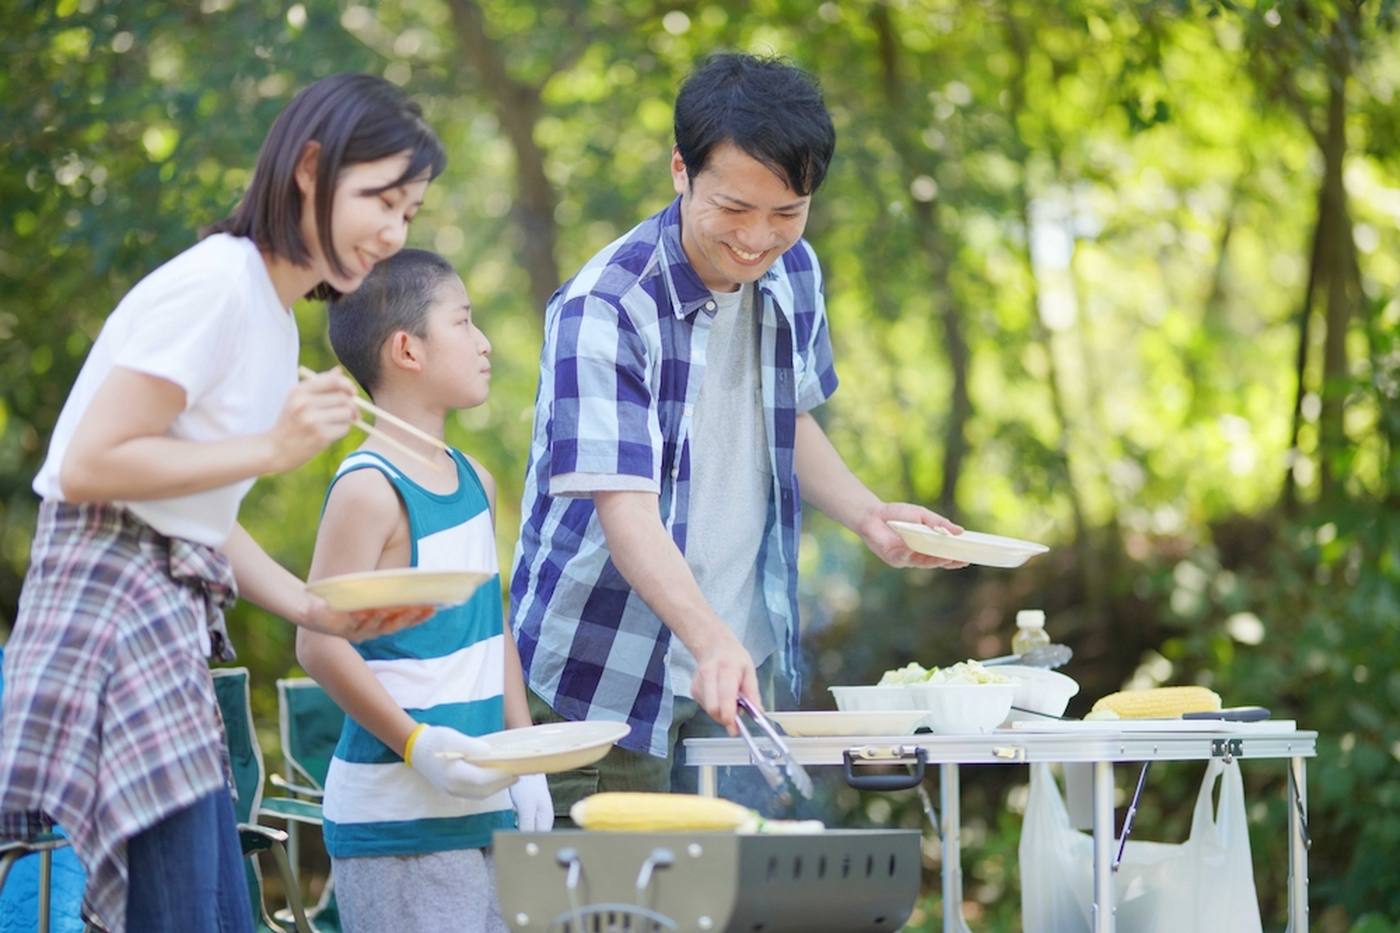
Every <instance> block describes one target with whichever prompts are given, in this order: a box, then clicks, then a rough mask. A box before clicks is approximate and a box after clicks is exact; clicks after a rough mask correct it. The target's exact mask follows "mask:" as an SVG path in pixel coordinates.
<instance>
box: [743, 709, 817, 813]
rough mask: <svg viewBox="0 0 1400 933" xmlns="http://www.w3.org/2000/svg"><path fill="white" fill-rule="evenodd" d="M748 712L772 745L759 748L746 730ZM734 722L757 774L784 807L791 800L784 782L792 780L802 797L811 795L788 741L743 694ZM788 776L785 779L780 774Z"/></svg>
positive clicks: (809, 784)
mask: <svg viewBox="0 0 1400 933" xmlns="http://www.w3.org/2000/svg"><path fill="white" fill-rule="evenodd" d="M744 713H748V714H749V716H750V718H752V719H753V721H754V723H755V724H757V726H758V727H759V729H761V730H763V733H764V734H765V735H766V736H767V737H768V740H769V741H770V742H772V743H773V744H772V745H771V746H764V747H760V746H759V744H758V743H757V742H755V741H754V738H753V734H752V733H750V732H749V727H748V726H746V725H744V717H743V714H744ZM734 722H735V724H736V725H738V727H739V735H741V736H742V737H743V739H744V744H746V745H747V746H748V747H749V757H750V758H751V759H752V760H753V763H754V766H755V767H757V768H758V773H759V774H761V775H763V779H764V780H765V781H767V782H768V786H769V787H771V788H773V790H774V791H775V792H776V793H777V795H778V798H779V800H780V801H781V802H782V803H783V805H784V806H786V805H787V804H789V803H791V802H792V795H791V794H790V793H788V789H787V783H788V781H791V782H792V786H793V787H795V788H797V792H798V793H799V794H801V795H802V796H803V797H806V798H808V799H811V797H812V779H811V778H810V777H809V776H808V775H807V771H806V769H805V768H803V767H802V766H801V765H800V764H798V763H797V759H796V758H793V757H792V752H791V751H790V750H789V749H788V747H787V743H786V742H784V741H783V737H782V734H781V733H780V732H778V730H777V729H775V728H774V727H773V724H772V723H771V722H769V721H768V717H767V716H764V715H763V714H762V713H760V712H759V711H758V709H757V708H756V707H755V706H754V705H753V704H752V703H750V702H749V701H748V700H747V699H745V698H744V697H742V696H741V697H739V715H737V716H735V717H734ZM784 774H786V775H787V780H784V779H783V775H784Z"/></svg>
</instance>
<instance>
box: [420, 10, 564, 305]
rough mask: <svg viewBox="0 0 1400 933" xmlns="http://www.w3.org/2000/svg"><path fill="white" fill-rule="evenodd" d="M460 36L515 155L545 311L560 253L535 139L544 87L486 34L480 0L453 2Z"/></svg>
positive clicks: (529, 253) (535, 295)
mask: <svg viewBox="0 0 1400 933" xmlns="http://www.w3.org/2000/svg"><path fill="white" fill-rule="evenodd" d="M448 8H449V9H450V10H451V12H452V23H453V27H454V28H455V29H456V32H457V39H458V41H459V42H460V43H461V45H462V50H463V51H464V52H465V53H466V55H465V57H466V60H467V62H468V63H469V64H470V65H471V67H472V68H473V69H475V71H476V74H477V78H478V79H479V81H480V84H481V88H482V90H483V91H485V94H486V98H487V99H488V100H489V101H490V104H491V110H492V112H493V113H494V114H495V116H496V119H497V120H499V121H500V124H501V128H502V129H503V130H504V131H505V134H506V138H507V139H508V140H510V145H511V149H512V151H513V152H514V154H515V199H514V200H515V203H514V205H513V206H512V208H511V214H512V216H513V217H514V219H515V223H516V227H517V229H518V231H519V235H520V254H521V257H522V259H523V261H524V264H525V272H526V274H527V275H528V276H529V277H530V295H531V298H532V299H533V301H534V304H535V307H536V309H538V311H539V313H540V314H541V315H543V314H544V308H545V305H546V304H547V303H548V302H549V297H550V295H552V294H554V290H555V289H556V288H558V287H559V284H560V277H559V261H558V258H557V255H556V248H557V244H558V239H559V235H558V226H557V225H556V223H555V220H554V209H555V207H556V206H557V205H558V203H559V197H558V195H557V194H556V193H555V191H554V186H553V185H552V184H550V181H549V176H548V175H546V174H545V169H544V158H545V153H544V150H543V149H541V148H540V146H539V144H538V143H536V142H535V125H536V123H538V122H539V118H540V90H541V89H540V88H538V87H532V86H530V85H527V84H524V83H522V82H520V81H517V80H516V79H515V78H513V77H511V76H510V73H509V72H508V71H507V69H506V64H505V55H504V54H503V52H502V50H501V49H500V48H499V47H498V45H497V43H496V42H495V41H494V40H493V39H492V38H491V37H490V36H489V35H488V34H487V32H486V17H485V14H484V13H483V12H482V10H481V7H480V6H479V5H478V4H477V3H476V2H475V0H448Z"/></svg>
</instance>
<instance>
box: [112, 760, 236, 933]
mask: <svg viewBox="0 0 1400 933" xmlns="http://www.w3.org/2000/svg"><path fill="white" fill-rule="evenodd" d="M127 861H128V864H129V865H130V867H131V868H130V872H131V874H130V878H129V884H128V889H127V895H126V928H127V929H128V930H130V931H131V933H248V931H250V930H252V929H253V914H252V907H251V905H250V897H249V895H248V879H247V876H246V875H245V874H244V866H243V850H242V848H241V847H240V846H239V844H238V822H237V820H236V819H235V818H234V815H233V800H232V799H231V798H230V797H229V792H228V789H227V788H224V789H221V790H217V791H215V792H214V793H212V794H209V795H207V796H205V797H201V798H200V799H199V800H196V801H195V802H194V803H193V804H191V805H190V806H188V807H186V808H185V809H183V810H180V811H178V812H176V813H172V814H171V815H170V816H168V817H166V818H165V819H163V820H161V821H160V822H159V823H157V824H156V825H154V826H152V827H151V828H150V829H147V830H145V831H143V832H141V833H140V834H138V835H136V836H133V837H132V838H131V839H130V840H129V841H128V843H127Z"/></svg>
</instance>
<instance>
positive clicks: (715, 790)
mask: <svg viewBox="0 0 1400 933" xmlns="http://www.w3.org/2000/svg"><path fill="white" fill-rule="evenodd" d="M698 783H699V787H698V788H697V789H698V790H699V791H700V796H701V797H718V796H719V775H718V774H717V773H716V770H715V766H714V765H701V766H700V777H699V781H698Z"/></svg>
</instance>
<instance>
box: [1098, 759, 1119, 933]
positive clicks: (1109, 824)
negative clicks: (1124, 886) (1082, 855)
mask: <svg viewBox="0 0 1400 933" xmlns="http://www.w3.org/2000/svg"><path fill="white" fill-rule="evenodd" d="M1093 792H1094V916H1093V929H1094V933H1113V928H1114V923H1113V914H1114V905H1113V762H1111V761H1096V762H1094V791H1093Z"/></svg>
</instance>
